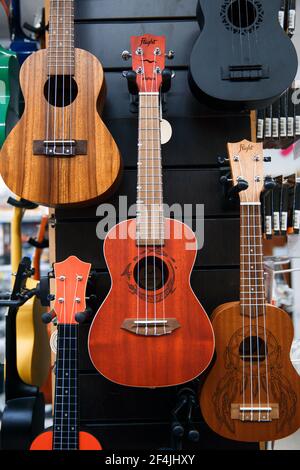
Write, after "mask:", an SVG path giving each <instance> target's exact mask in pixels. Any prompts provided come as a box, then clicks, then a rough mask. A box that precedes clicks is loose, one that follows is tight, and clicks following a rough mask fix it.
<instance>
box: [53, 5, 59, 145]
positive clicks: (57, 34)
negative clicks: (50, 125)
mask: <svg viewBox="0 0 300 470" xmlns="http://www.w3.org/2000/svg"><path fill="white" fill-rule="evenodd" d="M59 12H60V0H57V7H56V50H55V98H54V139H53V140H54V146H53V147H54V152H53V153H54V154H56V123H57V83H58V80H57V79H58V46H59V41H58V38H59V35H60V30H59V21H58V17H59Z"/></svg>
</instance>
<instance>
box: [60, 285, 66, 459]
mask: <svg viewBox="0 0 300 470" xmlns="http://www.w3.org/2000/svg"><path fill="white" fill-rule="evenodd" d="M62 282H63V286H64V288H63V293H64V297H63V302H62V311H63V314H62V317H63V324H62V325H60V327H62V330H63V358H62V369H61V370H62V380H61V386H58V394H59V395H60V398H61V410H60V449H61V450H62V448H63V432H64V416H63V410H64V409H65V394H64V393H63V392H64V388H65V374H66V372H65V360H66V358H65V351H66V321H67V313H66V283H67V278H66V276H64V279H63V280H62Z"/></svg>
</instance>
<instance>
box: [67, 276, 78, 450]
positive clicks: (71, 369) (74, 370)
mask: <svg viewBox="0 0 300 470" xmlns="http://www.w3.org/2000/svg"><path fill="white" fill-rule="evenodd" d="M79 277H80V275H79V274H76V284H75V289H74V290H75V293H74V298H73V305H72V311H71V318H70V320H72V321H73V318H75V307H76V298H77V291H78V284H79ZM72 326H73V325H72V324H71V323H70V325H69V328H70V340H71V344H70V348H69V377H68V378H69V394H68V395H69V396H68V398H69V403H68V438H69V441H70V428H71V423H70V421H71V418H70V415H71V413H72V412H73V413H72V420H76V416H77V402H75V401H74V410H71V396H73V390H74V392H75V393H76V389H77V361H76V363H75V364H74V367H72V362H71V360H72V355H71V350H72V351H74V354H73V356H75V354H77V325H74V327H75V328H74V333H75V335H74V338H73V335H72V333H73V328H72ZM73 339H74V341H73ZM72 343H74V344H72ZM72 374H73V375H74V376H73V381H74V385H73V388H72V389H71V375H72ZM74 418H75V419H74ZM72 431H75V424H74V423H73V425H72ZM76 431H77V430H76ZM69 444H70V442H69ZM72 444H73V446H74V445H75V444H76V438H75V441H74V442H72Z"/></svg>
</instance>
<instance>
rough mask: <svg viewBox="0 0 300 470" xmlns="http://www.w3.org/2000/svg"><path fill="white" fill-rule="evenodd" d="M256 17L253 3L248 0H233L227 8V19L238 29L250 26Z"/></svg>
mask: <svg viewBox="0 0 300 470" xmlns="http://www.w3.org/2000/svg"><path fill="white" fill-rule="evenodd" d="M256 18H257V10H256V8H255V5H254V4H253V3H252V2H250V1H249V0H235V1H234V2H233V3H232V5H229V8H228V19H229V21H230V23H231V24H233V26H235V27H236V28H239V29H244V28H249V27H251V26H252V25H253V24H254V23H255V21H256Z"/></svg>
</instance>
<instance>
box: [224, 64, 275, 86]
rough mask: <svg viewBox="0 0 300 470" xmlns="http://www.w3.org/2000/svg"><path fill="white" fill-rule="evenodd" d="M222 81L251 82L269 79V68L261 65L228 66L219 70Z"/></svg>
mask: <svg viewBox="0 0 300 470" xmlns="http://www.w3.org/2000/svg"><path fill="white" fill-rule="evenodd" d="M221 76H222V80H229V81H231V82H253V81H258V80H263V79H267V78H270V73H269V67H263V66H262V65H229V67H227V68H223V67H222V69H221Z"/></svg>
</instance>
